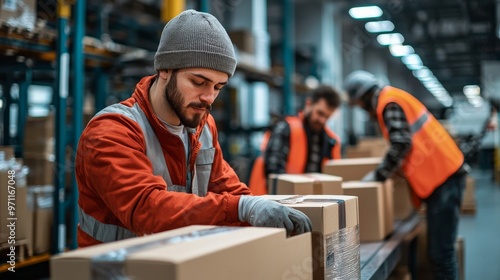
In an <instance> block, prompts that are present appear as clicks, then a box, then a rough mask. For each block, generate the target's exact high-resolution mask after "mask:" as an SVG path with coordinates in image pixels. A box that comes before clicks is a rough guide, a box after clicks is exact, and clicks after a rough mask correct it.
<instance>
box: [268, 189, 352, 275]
mask: <svg viewBox="0 0 500 280" xmlns="http://www.w3.org/2000/svg"><path fill="white" fill-rule="evenodd" d="M262 197H264V198H266V199H270V200H274V201H277V202H279V203H282V204H284V205H287V206H289V207H292V208H294V209H297V210H299V211H301V212H303V213H304V214H306V215H307V216H308V217H309V218H310V219H311V222H312V250H313V252H312V256H313V269H314V272H313V273H314V279H315V280H323V279H359V278H360V251H359V250H360V249H359V229H358V225H359V222H358V199H357V198H356V197H354V196H344V195H304V196H296V195H294V196H290V195H265V196H262Z"/></svg>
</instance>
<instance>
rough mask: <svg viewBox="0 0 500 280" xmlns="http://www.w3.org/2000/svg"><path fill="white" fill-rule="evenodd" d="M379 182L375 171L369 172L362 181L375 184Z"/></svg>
mask: <svg viewBox="0 0 500 280" xmlns="http://www.w3.org/2000/svg"><path fill="white" fill-rule="evenodd" d="M374 181H377V179H376V178H375V170H373V171H370V172H368V174H366V175H365V176H364V177H363V178H362V179H361V182H374Z"/></svg>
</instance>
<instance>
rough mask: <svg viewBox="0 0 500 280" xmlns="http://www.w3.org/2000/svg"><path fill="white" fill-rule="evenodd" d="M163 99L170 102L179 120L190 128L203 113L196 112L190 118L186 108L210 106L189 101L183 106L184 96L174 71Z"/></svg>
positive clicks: (195, 124) (195, 125) (205, 107)
mask: <svg viewBox="0 0 500 280" xmlns="http://www.w3.org/2000/svg"><path fill="white" fill-rule="evenodd" d="M165 99H166V100H167V102H168V103H169V104H170V107H171V108H172V110H173V111H174V113H175V114H176V115H177V117H178V118H179V120H180V121H181V124H183V125H184V126H186V127H190V128H195V127H197V126H198V125H199V124H200V121H201V118H202V117H203V115H204V113H202V114H200V113H196V114H194V115H193V116H192V117H191V118H190V117H189V116H188V113H187V108H189V107H191V108H196V109H206V110H207V111H209V110H210V108H211V106H210V104H208V103H205V102H191V103H189V104H188V105H187V106H186V107H184V96H183V94H182V92H180V91H179V89H178V88H177V74H176V72H174V73H172V77H171V78H170V81H168V83H167V86H166V87H165Z"/></svg>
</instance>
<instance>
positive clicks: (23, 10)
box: [0, 0, 36, 30]
mask: <svg viewBox="0 0 500 280" xmlns="http://www.w3.org/2000/svg"><path fill="white" fill-rule="evenodd" d="M35 22H36V1H35V0H15V1H13V0H0V25H1V24H7V25H8V26H11V27H17V28H22V29H28V30H33V29H34V28H35Z"/></svg>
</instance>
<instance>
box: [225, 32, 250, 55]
mask: <svg viewBox="0 0 500 280" xmlns="http://www.w3.org/2000/svg"><path fill="white" fill-rule="evenodd" d="M229 38H231V41H232V42H233V44H234V45H235V46H236V47H237V48H238V49H239V50H241V51H243V52H246V53H250V54H253V53H254V52H255V39H254V36H253V34H252V32H251V31H250V30H232V31H229Z"/></svg>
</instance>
